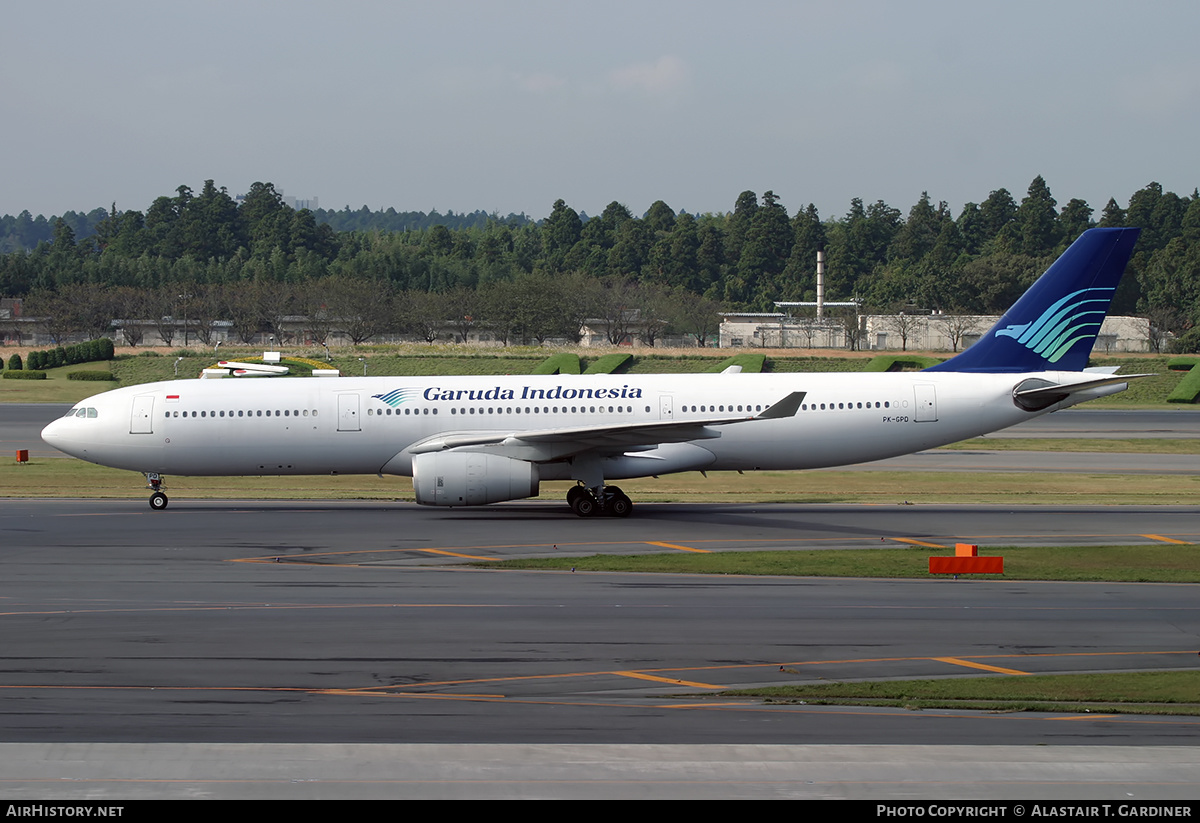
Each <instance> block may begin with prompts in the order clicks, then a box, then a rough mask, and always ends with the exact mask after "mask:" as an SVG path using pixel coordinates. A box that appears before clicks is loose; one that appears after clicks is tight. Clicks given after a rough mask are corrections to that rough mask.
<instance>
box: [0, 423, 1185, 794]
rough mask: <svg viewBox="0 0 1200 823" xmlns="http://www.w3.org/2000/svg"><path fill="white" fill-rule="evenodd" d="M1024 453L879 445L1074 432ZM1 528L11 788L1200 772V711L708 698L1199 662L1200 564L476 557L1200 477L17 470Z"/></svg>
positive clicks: (820, 524)
mask: <svg viewBox="0 0 1200 823" xmlns="http://www.w3.org/2000/svg"><path fill="white" fill-rule="evenodd" d="M66 408H67V407H66V406H53V405H41V406H39V405H29V406H20V405H11V404H10V405H3V406H0V432H2V437H0V441H2V443H3V445H4V447H5V448H7V449H10V451H11V450H12V449H16V448H30V449H31V451H32V452H33V454H34V456H51V455H53V454H54V453H55V452H54V451H53V450H52V449H49V448H48V447H46V446H44V445H42V444H41V442H40V439H38V438H37V432H38V431H40V429H41V427H42V426H43V425H44V424H45V423H46V422H49V420H51V419H53V418H54V417H56V416H58V415H60V414H61V413H62V412H63V411H65V409H66ZM996 436H1018V437H1031V436H1032V437H1037V436H1045V437H1120V438H1125V437H1139V436H1150V437H1164V438H1172V437H1195V436H1200V415H1197V414H1196V413H1195V412H1194V411H1178V412H1177V411H1174V410H1171V411H1152V412H1142V411H1133V412H1124V411H1108V410H1101V411H1093V410H1090V409H1084V410H1072V411H1069V412H1064V413H1059V414H1055V415H1050V416H1048V417H1045V418H1039V419H1038V420H1035V421H1031V422H1030V423H1028V424H1024V425H1022V426H1020V427H1016V428H1014V429H1011V430H1009V431H1008V432H1005V433H1002V434H1000V435H996ZM42 450H44V452H45V454H42V453H41V451H42ZM1030 454H1032V453H1025V454H1024V455H1021V456H1019V457H1018V458H1015V459H1014V458H1009V457H1008V456H1007V455H1008V453H1004V452H987V453H978V452H966V453H963V452H944V451H937V452H926V453H922V454H918V455H913V456H911V457H908V458H897V459H896V460H897V461H900V463H899V465H893V466H887V465H886V462H892V461H885V462H883V463H880V464H872V466H871V467H870V468H920V469H923V470H931V469H932V470H957V471H969V470H973V469H974V467H976V466H978V467H979V468H980V469H982V470H990V471H996V470H1003V469H1002V468H1000V466H1001V465H1002V463H1003V461H1004V460H1007V461H1008V465H1011V466H1012V467H1013V470H1026V471H1028V470H1039V469H1038V466H1042V465H1044V466H1045V467H1046V469H1042V470H1048V469H1049V468H1053V469H1054V470H1058V471H1062V470H1065V468H1064V460H1063V458H1064V457H1070V456H1069V455H1063V454H1058V455H1055V456H1054V457H1053V460H1051V461H1043V460H1042V459H1041V458H1040V457H1038V456H1036V455H1035V456H1034V457H1033V458H1031V457H1030ZM1129 457H1130V456H1127V455H1126V456H1122V460H1121V464H1120V466H1119V469H1120V470H1122V471H1136V470H1152V469H1153V470H1156V471H1157V473H1165V472H1179V473H1189V472H1190V469H1189V467H1188V462H1189V461H1191V460H1194V458H1188V460H1183V461H1178V462H1179V463H1180V465H1179V466H1172V465H1167V461H1164V460H1163V459H1162V458H1163V456H1151V457H1150V458H1147V459H1145V460H1142V459H1140V458H1139V459H1137V460H1134V459H1126V458H1129ZM1088 460H1091V461H1099V462H1093V463H1091V464H1089V463H1087V461H1088ZM1076 461H1078V462H1076ZM1112 463H1113V461H1112V458H1111V456H1105V455H1085V456H1083V457H1081V458H1072V462H1071V463H1070V465H1078V466H1081V468H1080V469H1079V470H1086V471H1103V470H1104V469H1101V468H1096V466H1099V465H1102V464H1109V465H1111V464H1112ZM0 535H2V536H3V540H2V543H0V562H3V564H4V572H5V573H4V576H3V578H2V580H0V604H2V605H0V621H3V622H2V623H0V625H2V626H3V629H4V631H3V635H2V637H3V640H4V645H3V648H4V650H5V654H4V656H3V658H0V718H2V720H0V790H2V791H3V792H4V794H5V796H6V797H8V798H11V799H13V800H18V799H47V798H54V799H80V800H82V799H92V800H97V799H110V800H119V799H136V798H192V797H194V798H295V799H309V798H313V799H328V798H362V799H367V798H414V799H416V798H531V797H554V798H573V799H578V798H590V797H602V798H603V797H609V798H611V797H623V798H677V797H678V798H709V797H712V798H769V797H788V798H870V799H909V800H918V801H919V800H930V799H1029V800H1039V799H1041V800H1055V799H1057V800H1067V799H1074V800H1079V799H1088V800H1094V801H1104V800H1111V801H1114V802H1129V801H1131V800H1135V801H1152V800H1195V799H1196V798H1197V795H1198V794H1200V792H1198V790H1197V788H1196V787H1197V779H1196V775H1197V774H1200V768H1198V766H1200V747H1197V746H1196V741H1197V740H1198V739H1200V736H1198V735H1197V732H1198V731H1200V721H1197V720H1196V719H1188V718H1169V717H1133V716H1113V717H1096V716H1088V715H1086V714H1085V715H1043V714H1029V713H1013V714H1004V713H1002V714H992V713H987V712H968V711H923V712H911V711H904V710H894V709H862V708H830V707H815V706H773V705H762V704H759V703H757V702H755V701H743V700H729V699H719V698H714V697H712V696H711V695H712V694H713V692H714V691H715V690H716V689H717V688H726V687H736V686H741V685H750V684H760V683H787V682H795V681H797V680H805V679H862V678H865V679H871V678H895V677H953V676H964V675H978V674H979V673H980V672H981V671H994V672H995V676H1015V675H1014V674H1010V673H1006V672H1031V673H1040V672H1073V671H1090V670H1117V671H1122V670H1132V669H1164V668H1165V669H1176V668H1185V669H1194V668H1196V666H1197V664H1198V661H1200V658H1198V657H1197V655H1196V652H1197V650H1198V649H1200V617H1198V610H1200V606H1197V605H1196V604H1197V598H1196V597H1195V591H1196V587H1194V586H1162V585H1132V584H1131V585H1113V584H1097V585H1091V584H1051V583H1015V582H1007V581H1005V582H1002V581H994V582H987V581H948V580H935V581H871V580H860V581H831V580H814V579H802V580H787V579H779V578H736V579H735V578H717V579H706V578H700V579H698V578H694V577H685V576H668V575H652V576H627V575H599V574H571V573H568V572H564V573H515V572H497V571H487V570H477V569H473V568H469V567H467V566H466V565H465V564H467V563H468V562H470V559H471V558H476V557H478V558H496V557H504V556H508V555H512V554H521V555H536V554H539V553H557V554H560V555H574V554H591V553H595V552H618V553H627V552H638V551H664V550H665V551H682V550H686V549H688V548H696V549H702V548H709V549H713V548H721V549H725V550H731V549H762V548H839V547H862V546H868V545H874V546H894V545H901V544H903V543H902V542H898V541H905V542H909V543H910V544H911V542H912V541H917V542H918V543H929V544H933V545H952V543H953V542H956V541H967V542H978V543H980V544H984V545H987V544H989V543H990V544H992V545H1000V544H1010V545H1050V544H1064V543H1065V544H1071V545H1089V544H1097V543H1112V542H1117V541H1120V542H1130V543H1136V542H1163V540H1164V539H1165V540H1166V541H1168V542H1171V541H1181V542H1183V543H1188V544H1190V543H1195V542H1200V517H1197V514H1196V511H1195V510H1193V509H1191V508H1187V507H1107V508H1090V507H972V506H961V507H956V506H909V507H872V506H821V507H804V506H786V505H760V506H712V505H710V506H685V505H673V506H672V505H651V504H642V505H639V507H638V512H637V516H636V517H635V518H631V519H630V520H627V521H605V520H597V521H587V522H586V523H584V522H581V521H578V520H577V519H576V518H574V517H573V516H571V515H569V514H566V513H565V508H564V507H560V506H553V505H547V504H528V503H518V504H512V505H507V506H496V507H489V508H486V509H476V510H455V511H441V510H428V509H423V508H420V507H416V506H413V505H410V504H374V503H344V502H323V501H306V502H302V503H259V502H252V503H251V502H241V501H186V500H182V499H177V500H173V501H172V505H171V508H170V509H169V510H168V511H167V512H163V513H154V512H151V511H150V510H149V509H148V507H146V505H145V503H144V501H136V502H134V501H19V500H10V501H0ZM663 544H666V545H663ZM672 547H674V548H672ZM1181 550H1187V549H1181ZM264 559H265V560H267V561H268V562H261V561H262V560H264ZM276 560H278V562H276ZM980 667H991V669H987V668H984V669H981V668H980Z"/></svg>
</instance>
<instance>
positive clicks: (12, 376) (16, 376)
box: [4, 369, 46, 380]
mask: <svg viewBox="0 0 1200 823" xmlns="http://www.w3.org/2000/svg"><path fill="white" fill-rule="evenodd" d="M4 379H5V380H45V379H46V373H45V372H44V371H34V370H33V369H24V370H22V371H12V370H11V369H10V370H9V371H6V372H4Z"/></svg>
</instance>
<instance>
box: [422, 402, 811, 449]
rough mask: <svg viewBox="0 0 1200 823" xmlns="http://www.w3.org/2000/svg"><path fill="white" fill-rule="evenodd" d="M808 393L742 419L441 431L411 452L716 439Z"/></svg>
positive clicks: (779, 412)
mask: <svg viewBox="0 0 1200 823" xmlns="http://www.w3.org/2000/svg"><path fill="white" fill-rule="evenodd" d="M805 394H806V393H805V392H792V393H791V394H789V395H787V396H786V397H784V398H783V399H782V400H780V401H779V402H777V403H774V404H773V405H771V406H768V407H767V408H766V409H765V410H764V411H762V412H759V413H758V414H752V415H739V416H737V417H711V418H704V419H699V420H696V419H692V420H685V421H679V420H657V421H653V422H640V423H615V424H607V425H598V426H572V427H567V428H557V429H535V430H531V431H510V432H503V431H499V432H462V433H458V434H455V433H448V434H439V435H435V436H433V437H430V438H428V439H426V440H422V441H421V442H419V443H416V444H414V445H413V446H411V447H410V448H409V449H407V451H408V452H409V453H410V454H426V453H428V452H438V451H450V450H454V449H463V450H470V451H474V450H483V449H486V450H487V451H489V452H493V453H497V454H504V455H506V456H508V457H514V458H518V459H521V460H532V461H544V460H558V459H562V458H564V457H570V456H572V455H575V454H579V453H581V452H585V451H591V450H593V449H600V450H602V451H609V452H613V453H620V452H625V451H630V450H636V449H648V448H653V447H655V446H658V445H660V444H663V443H683V442H687V441H690V440H711V439H713V438H716V437H720V436H721V433H720V432H719V431H717V430H716V429H715V428H714V427H716V426H728V425H733V424H736V423H752V422H755V421H758V420H778V419H781V418H785V417H791V416H793V415H794V414H795V413H796V412H797V410H799V408H800V403H801V402H802V401H803V400H804V396H805Z"/></svg>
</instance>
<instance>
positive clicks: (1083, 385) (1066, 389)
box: [1013, 374, 1154, 411]
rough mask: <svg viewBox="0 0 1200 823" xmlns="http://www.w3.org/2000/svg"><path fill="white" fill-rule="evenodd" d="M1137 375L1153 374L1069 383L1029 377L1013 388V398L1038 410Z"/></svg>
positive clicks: (1134, 376) (1118, 375)
mask: <svg viewBox="0 0 1200 823" xmlns="http://www.w3.org/2000/svg"><path fill="white" fill-rule="evenodd" d="M1139 377H1154V375H1153V374H1117V375H1111V376H1108V377H1096V378H1093V379H1091V380H1079V381H1075V382H1070V383H1053V382H1051V381H1049V380H1043V379H1041V378H1037V377H1034V378H1030V379H1029V380H1026V381H1024V382H1023V383H1021V384H1020V385H1018V386H1017V388H1016V389H1014V390H1013V400H1015V401H1016V403H1017V405H1018V406H1020V407H1021V408H1023V409H1028V410H1030V411H1039V410H1041V409H1044V408H1047V407H1049V406H1053V405H1054V404H1055V403H1061V402H1062V401H1063V400H1066V399H1067V398H1068V397H1070V396H1071V395H1073V394H1079V393H1080V392H1086V391H1091V390H1092V389H1098V388H1102V387H1104V386H1115V385H1118V384H1121V383H1128V382H1129V381H1130V380H1137V379H1138V378H1139Z"/></svg>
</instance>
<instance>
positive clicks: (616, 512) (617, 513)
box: [567, 486, 633, 517]
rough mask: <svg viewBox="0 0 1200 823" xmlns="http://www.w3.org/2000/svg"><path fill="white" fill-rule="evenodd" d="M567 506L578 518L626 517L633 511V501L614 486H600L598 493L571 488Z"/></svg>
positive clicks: (582, 488)
mask: <svg viewBox="0 0 1200 823" xmlns="http://www.w3.org/2000/svg"><path fill="white" fill-rule="evenodd" d="M567 505H568V506H570V507H571V511H573V512H575V514H576V515H577V516H579V517H596V516H598V515H607V516H608V517H628V516H629V515H630V513H631V512H632V511H633V501H632V500H630V499H629V497H628V496H627V495H626V494H625V492H623V491H621V490H620V489H619V488H617V487H616V486H602V487H601V488H600V491H599V493H596V491H594V490H592V489H589V488H588V487H587V486H572V487H571V490H570V491H569V492H567Z"/></svg>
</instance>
